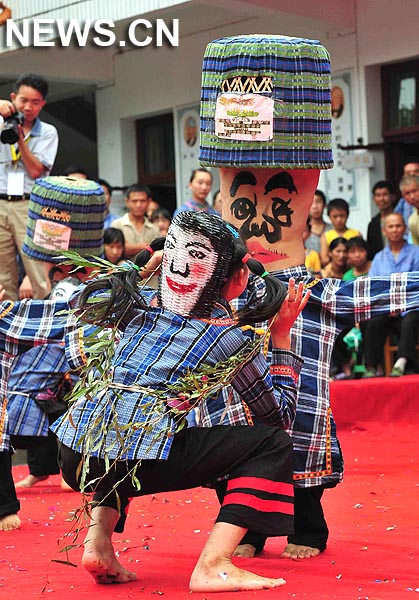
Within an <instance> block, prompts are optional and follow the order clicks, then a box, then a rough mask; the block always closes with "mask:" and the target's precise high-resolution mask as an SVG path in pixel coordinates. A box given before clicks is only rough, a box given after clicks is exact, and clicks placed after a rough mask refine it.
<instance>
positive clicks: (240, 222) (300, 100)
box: [199, 35, 333, 270]
mask: <svg viewBox="0 0 419 600" xmlns="http://www.w3.org/2000/svg"><path fill="white" fill-rule="evenodd" d="M330 87H331V84H330V62H329V55H328V52H327V50H326V49H325V48H324V47H323V46H322V45H321V44H320V43H319V42H318V41H317V40H308V39H302V38H292V37H287V36H280V35H243V36H235V37H227V38H221V39H218V40H215V41H213V42H211V43H210V44H208V46H207V49H206V52H205V56H204V62H203V75H202V94H201V97H202V101H201V136H200V156H199V159H200V164H201V165H202V166H207V167H219V168H220V191H221V198H222V216H223V218H224V219H225V220H226V221H229V222H230V223H232V224H233V225H235V226H236V227H237V228H239V229H240V233H241V236H242V237H243V238H244V239H246V242H247V247H248V249H249V251H250V253H251V254H252V255H253V256H254V257H255V258H257V259H258V260H260V261H261V262H262V263H263V264H265V266H266V267H267V269H268V270H277V269H282V268H286V267H290V266H293V265H296V264H304V260H305V250H304V243H303V239H302V236H303V231H304V230H305V227H306V221H307V217H308V212H309V209H310V206H311V203H312V200H313V196H314V192H315V190H316V188H317V184H318V178H319V174H320V169H328V168H331V167H332V166H333V160H332V151H331V98H330Z"/></svg>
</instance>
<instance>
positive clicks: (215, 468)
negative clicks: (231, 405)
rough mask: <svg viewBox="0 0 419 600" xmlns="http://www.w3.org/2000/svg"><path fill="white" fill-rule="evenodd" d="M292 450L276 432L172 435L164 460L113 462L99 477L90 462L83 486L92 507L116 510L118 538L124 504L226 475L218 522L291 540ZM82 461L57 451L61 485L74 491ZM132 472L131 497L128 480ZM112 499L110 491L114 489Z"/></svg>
mask: <svg viewBox="0 0 419 600" xmlns="http://www.w3.org/2000/svg"><path fill="white" fill-rule="evenodd" d="M291 453H292V442H291V438H290V437H289V436H288V434H287V433H285V432H284V431H281V430H280V429H278V428H276V427H267V426H263V427H247V426H243V427H241V426H237V427H224V426H216V427H211V428H208V429H206V428H198V427H191V428H187V429H185V430H183V431H181V432H180V433H179V434H176V435H175V437H174V440H173V444H172V448H171V450H170V456H169V458H168V459H167V460H142V461H140V462H138V461H132V460H131V461H116V463H115V464H114V465H111V467H110V468H109V469H108V470H106V467H105V463H104V461H103V460H102V459H98V458H91V459H90V462H89V476H88V477H89V479H91V480H93V479H95V478H98V477H99V478H100V480H99V481H96V482H94V484H93V485H92V486H91V488H90V489H87V490H85V491H90V492H93V501H94V502H98V503H100V505H101V506H108V507H111V508H114V509H115V510H119V512H120V519H119V522H118V524H117V526H116V528H115V531H118V532H121V531H123V527H124V524H125V518H126V516H125V515H126V510H127V507H128V504H129V500H130V498H133V497H135V496H145V495H147V494H155V493H158V492H168V491H175V490H183V489H189V488H193V487H199V486H203V485H205V484H207V483H208V482H210V481H215V480H216V478H218V477H222V476H224V475H227V474H229V478H228V482H227V490H226V493H225V497H224V501H223V504H222V506H221V509H220V512H219V515H218V517H217V521H220V522H224V523H230V524H232V525H237V526H238V527H244V528H246V529H248V528H249V527H252V528H253V529H254V530H255V531H257V532H259V533H261V534H265V535H272V536H277V535H287V534H290V533H292V532H293V521H294V518H293V512H294V511H293V485H292V462H291ZM80 460H81V455H80V454H79V453H77V452H75V451H73V450H71V449H70V448H68V447H66V446H64V445H62V446H61V447H60V466H61V468H62V472H63V476H64V479H65V480H66V481H67V483H68V484H69V485H70V486H71V487H72V488H73V489H76V490H77V489H79V478H80V473H79V475H78V477H77V473H78V467H79V464H80ZM134 466H137V469H136V473H135V475H136V477H137V478H138V480H139V481H140V483H141V489H140V490H137V489H136V487H135V486H134V485H133V482H132V478H131V477H130V476H129V475H128V476H127V473H128V472H129V471H130V469H132V468H133V467H134ZM115 484H117V486H116V491H117V493H118V496H119V498H117V497H116V496H115V492H114V491H112V490H113V487H114V485H115Z"/></svg>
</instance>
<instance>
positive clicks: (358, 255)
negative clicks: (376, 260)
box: [342, 236, 371, 281]
mask: <svg viewBox="0 0 419 600" xmlns="http://www.w3.org/2000/svg"><path fill="white" fill-rule="evenodd" d="M346 251H347V255H348V267H350V269H349V270H348V271H346V273H344V274H343V277H342V279H343V281H352V280H353V279H356V278H357V277H365V276H366V275H368V271H369V270H370V266H371V261H370V260H368V247H367V242H366V241H365V240H364V238H362V237H360V236H356V237H353V238H351V239H350V240H348V241H347V242H346Z"/></svg>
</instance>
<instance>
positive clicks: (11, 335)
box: [0, 300, 77, 452]
mask: <svg viewBox="0 0 419 600" xmlns="http://www.w3.org/2000/svg"><path fill="white" fill-rule="evenodd" d="M66 309H68V304H67V303H66V302H58V301H55V300H22V301H21V302H12V301H5V302H0V398H1V402H0V452H4V451H5V450H8V449H9V447H10V438H9V427H8V415H7V398H6V397H7V382H8V379H9V375H10V368H11V366H12V363H13V361H14V359H15V358H16V356H18V355H20V354H22V353H24V352H26V351H27V350H28V349H29V348H32V347H33V346H39V345H41V344H50V343H57V342H61V341H62V340H63V339H64V337H65V336H66V334H68V335H69V338H68V344H69V345H70V346H72V345H73V344H74V342H73V336H74V333H75V322H74V320H73V319H71V318H70V319H68V320H67V318H66V317H65V316H57V313H58V312H60V311H63V310H66ZM76 340H77V336H76Z"/></svg>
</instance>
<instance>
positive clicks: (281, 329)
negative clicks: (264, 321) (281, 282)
mask: <svg viewBox="0 0 419 600" xmlns="http://www.w3.org/2000/svg"><path fill="white" fill-rule="evenodd" d="M310 294H311V292H310V291H307V292H305V291H304V283H303V282H302V281H300V283H299V284H298V286H296V285H295V279H293V278H291V279H290V280H289V282H288V294H287V296H286V298H285V300H284V302H283V303H282V306H281V308H280V309H279V311H278V313H277V314H276V315H275V317H274V318H273V319H272V321H271V323H270V330H271V335H272V344H273V346H274V348H284V349H289V347H290V337H289V333H290V329H291V327H292V325H293V324H294V322H295V320H296V318H297V317H298V315H299V314H300V312H301V311H302V310H303V309H304V307H305V306H306V304H307V302H308V299H309V298H310Z"/></svg>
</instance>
